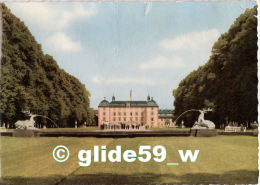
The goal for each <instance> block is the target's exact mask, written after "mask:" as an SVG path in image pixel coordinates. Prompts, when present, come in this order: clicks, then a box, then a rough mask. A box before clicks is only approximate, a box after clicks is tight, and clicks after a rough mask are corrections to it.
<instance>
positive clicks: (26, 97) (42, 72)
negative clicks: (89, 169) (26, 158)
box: [0, 3, 95, 127]
mask: <svg viewBox="0 0 260 185" xmlns="http://www.w3.org/2000/svg"><path fill="white" fill-rule="evenodd" d="M1 9H2V22H3V24H2V26H3V35H2V59H1V60H2V61H1V107H0V113H1V116H2V117H1V120H2V122H5V123H8V124H14V123H15V122H16V121H17V120H18V119H23V116H24V115H23V113H21V111H22V110H30V111H31V112H33V113H35V114H41V115H45V116H48V117H50V118H51V119H52V120H54V121H55V122H56V123H57V124H58V125H59V126H60V127H68V126H74V122H75V121H77V122H78V123H79V124H80V123H83V122H87V123H88V124H94V123H95V121H94V110H93V109H92V108H90V106H89V97H90V93H89V91H87V90H86V88H85V86H84V85H83V84H82V83H81V82H80V81H79V80H78V79H77V78H75V77H73V76H72V75H70V74H68V73H67V72H65V71H64V70H63V69H60V68H59V66H58V65H57V62H56V61H55V60H54V59H53V57H52V56H50V55H45V54H44V53H43V52H42V49H41V45H40V44H38V43H37V42H36V40H35V38H34V37H33V36H32V34H31V33H30V31H29V30H28V28H27V27H26V26H25V24H24V23H23V22H22V21H20V20H19V19H18V18H17V17H16V16H14V15H13V14H12V13H11V12H10V10H9V9H8V8H7V7H6V6H5V5H4V4H3V3H2V4H1ZM42 121H43V122H45V124H47V120H42Z"/></svg>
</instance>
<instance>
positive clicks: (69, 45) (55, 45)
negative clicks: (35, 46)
mask: <svg viewBox="0 0 260 185" xmlns="http://www.w3.org/2000/svg"><path fill="white" fill-rule="evenodd" d="M46 46H47V47H48V48H51V49H52V50H55V51H58V52H79V51H81V50H82V46H81V44H80V42H79V41H73V40H72V39H71V38H70V37H68V36H67V35H66V34H65V33H63V32H57V33H55V34H53V35H52V36H50V37H49V38H48V39H47V40H46Z"/></svg>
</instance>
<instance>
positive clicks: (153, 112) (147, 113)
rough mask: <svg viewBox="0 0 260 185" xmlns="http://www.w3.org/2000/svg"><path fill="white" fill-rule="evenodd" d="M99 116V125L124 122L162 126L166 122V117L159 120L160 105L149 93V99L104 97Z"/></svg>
mask: <svg viewBox="0 0 260 185" xmlns="http://www.w3.org/2000/svg"><path fill="white" fill-rule="evenodd" d="M97 116H98V126H99V127H100V126H101V125H122V124H124V125H135V126H147V127H161V126H164V125H162V124H165V123H164V118H165V117H163V118H160V120H159V106H158V105H157V103H156V101H155V100H153V98H152V97H150V96H149V95H148V97H147V101H131V100H130V101H116V99H115V96H113V97H112V101H111V102H109V101H107V100H106V99H105V98H104V100H102V101H101V102H100V104H99V106H98V112H97ZM168 118H169V116H168V117H167V119H168Z"/></svg>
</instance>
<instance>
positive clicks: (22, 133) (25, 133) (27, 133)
mask: <svg viewBox="0 0 260 185" xmlns="http://www.w3.org/2000/svg"><path fill="white" fill-rule="evenodd" d="M39 132H40V131H38V130H21V129H16V130H14V131H13V137H37V136H39Z"/></svg>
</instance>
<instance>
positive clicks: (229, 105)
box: [173, 6, 258, 127]
mask: <svg viewBox="0 0 260 185" xmlns="http://www.w3.org/2000/svg"><path fill="white" fill-rule="evenodd" d="M256 14H257V6H255V7H254V8H252V9H247V10H246V11H245V12H244V13H243V14H241V15H240V16H239V17H238V18H237V19H236V20H235V22H234V23H233V24H232V25H231V27H230V28H229V30H228V32H227V33H224V34H222V35H221V36H220V37H219V39H218V40H217V41H216V42H215V44H214V45H213V47H212V55H211V56H210V58H209V60H208V61H207V63H206V64H205V65H203V66H200V67H199V68H198V69H197V70H195V71H193V72H191V73H190V74H189V75H188V76H187V77H185V78H184V79H183V80H182V81H181V82H180V84H179V86H178V88H177V89H174V90H173V95H174V97H175V101H174V106H175V115H176V116H178V115H180V114H181V113H182V112H184V111H186V110H188V109H202V108H213V109H214V112H212V113H208V114H206V116H208V118H209V119H211V120H213V121H214V122H215V124H216V126H217V127H218V126H219V125H220V124H225V123H226V122H230V121H235V122H238V123H245V122H252V121H256V120H257V114H258V112H257V106H258V100H257V83H258V79H257V18H256ZM197 116H198V113H196V112H193V113H192V112H191V113H188V114H186V115H185V116H184V117H183V120H184V121H185V123H186V126H192V125H193V123H194V121H195V120H196V119H197Z"/></svg>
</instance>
